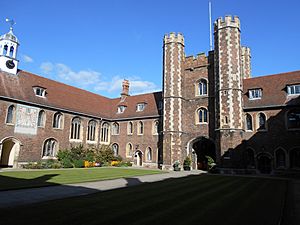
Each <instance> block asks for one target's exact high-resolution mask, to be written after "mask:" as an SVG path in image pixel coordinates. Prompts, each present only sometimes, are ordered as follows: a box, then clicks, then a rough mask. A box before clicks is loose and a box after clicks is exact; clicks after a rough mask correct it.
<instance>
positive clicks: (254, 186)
mask: <svg viewBox="0 0 300 225" xmlns="http://www.w3.org/2000/svg"><path fill="white" fill-rule="evenodd" d="M287 187H288V181H287V180H280V179H266V178H254V177H230V176H218V175H200V176H199V175H198V176H189V177H184V178H177V179H169V180H165V181H160V182H156V183H147V184H141V185H138V186H133V187H129V188H123V189H117V190H111V191H105V192H99V193H96V194H91V195H87V196H81V197H74V198H68V199H62V200H55V201H49V202H44V203H39V204H32V205H28V206H26V207H24V206H23V207H15V208H6V209H5V208H4V209H1V212H0V214H1V224H23V223H25V222H26V224H30V225H35V224H43V225H48V224H49V225H55V224H72V225H79V224H89V225H94V224H95V225H96V224H104V225H114V224H130V225H135V224H136V225H148V224H151V225H152V224H165V225H177V224H181V225H193V224H197V225H219V224H222V225H235V224H238V225H248V224H249V225H250V224H251V225H275V224H278V221H279V218H280V216H281V214H282V209H283V206H284V202H285V195H286V190H287ZM16 213H17V214H16ZM16 215H17V216H16Z"/></svg>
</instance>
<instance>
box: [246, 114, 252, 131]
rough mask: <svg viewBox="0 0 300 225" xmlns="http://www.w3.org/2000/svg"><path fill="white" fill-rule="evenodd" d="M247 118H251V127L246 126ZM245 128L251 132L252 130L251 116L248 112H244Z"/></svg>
mask: <svg viewBox="0 0 300 225" xmlns="http://www.w3.org/2000/svg"><path fill="white" fill-rule="evenodd" d="M248 118H250V120H251V129H249V127H248V120H247V119H248ZM245 130H246V131H247V132H252V131H253V117H252V115H251V114H250V113H246V114H245Z"/></svg>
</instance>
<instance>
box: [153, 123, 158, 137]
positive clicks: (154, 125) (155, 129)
mask: <svg viewBox="0 0 300 225" xmlns="http://www.w3.org/2000/svg"><path fill="white" fill-rule="evenodd" d="M152 134H153V135H158V134H159V120H154V121H153V124H152Z"/></svg>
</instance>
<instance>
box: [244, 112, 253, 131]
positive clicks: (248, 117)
mask: <svg viewBox="0 0 300 225" xmlns="http://www.w3.org/2000/svg"><path fill="white" fill-rule="evenodd" d="M252 129H253V127H252V116H251V115H250V114H248V113H247V114H246V130H252Z"/></svg>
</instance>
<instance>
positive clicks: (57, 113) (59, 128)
mask: <svg viewBox="0 0 300 225" xmlns="http://www.w3.org/2000/svg"><path fill="white" fill-rule="evenodd" d="M56 115H59V116H60V118H59V122H58V126H56V124H57V122H56V120H57V118H56ZM52 128H53V129H58V130H62V129H64V114H63V113H62V112H59V111H58V112H55V113H54V114H53V119H52Z"/></svg>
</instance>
